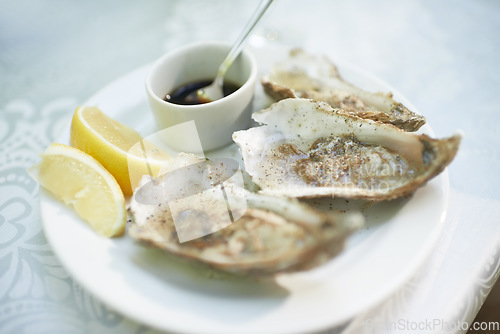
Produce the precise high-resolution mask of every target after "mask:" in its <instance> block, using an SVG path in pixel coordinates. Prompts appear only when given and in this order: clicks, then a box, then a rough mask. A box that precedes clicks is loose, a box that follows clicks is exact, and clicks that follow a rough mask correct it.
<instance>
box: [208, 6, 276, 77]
mask: <svg viewBox="0 0 500 334" xmlns="http://www.w3.org/2000/svg"><path fill="white" fill-rule="evenodd" d="M273 1H274V0H261V2H260V3H259V6H258V7H257V9H256V10H255V12H254V13H253V15H252V17H251V18H250V20H249V21H248V22H247V24H246V26H245V28H244V29H243V31H242V32H241V34H240V36H239V37H238V39H237V40H236V42H235V43H234V46H233V47H232V49H231V51H229V54H228V55H227V56H226V59H224V61H223V62H222V64H221V65H220V66H219V69H218V71H217V78H216V80H218V79H219V78H223V77H224V75H225V74H226V71H227V70H228V68H229V67H230V66H231V64H232V63H233V61H234V60H235V59H236V57H237V56H238V55H239V54H240V52H241V50H242V49H243V47H244V46H245V44H246V42H247V40H248V37H249V36H250V35H251V33H252V30H253V28H254V27H255V26H256V25H257V23H258V22H259V20H260V19H261V18H262V16H264V13H265V12H266V10H267V9H268V8H269V6H271V4H272V3H273Z"/></svg>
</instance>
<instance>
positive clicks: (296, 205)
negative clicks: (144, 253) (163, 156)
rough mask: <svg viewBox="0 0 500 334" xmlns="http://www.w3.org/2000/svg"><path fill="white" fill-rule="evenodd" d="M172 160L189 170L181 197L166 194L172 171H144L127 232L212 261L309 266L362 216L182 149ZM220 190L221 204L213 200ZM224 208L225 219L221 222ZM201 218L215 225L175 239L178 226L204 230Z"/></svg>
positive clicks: (265, 268) (283, 268) (232, 267)
mask: <svg viewBox="0 0 500 334" xmlns="http://www.w3.org/2000/svg"><path fill="white" fill-rule="evenodd" d="M177 161H178V162H180V164H179V166H184V167H185V168H188V169H190V171H191V172H190V176H189V177H187V178H184V179H185V180H186V179H187V180H188V181H187V183H186V184H185V185H184V188H183V190H182V192H187V193H188V195H189V196H188V197H186V199H187V200H186V201H184V202H183V204H182V203H181V205H180V206H179V205H178V204H179V203H172V202H175V201H172V199H169V197H170V196H169V195H168V194H167V195H165V191H166V190H168V189H171V188H172V186H175V185H173V183H175V182H176V180H178V178H177V177H175V176H174V177H173V178H169V177H166V176H165V175H164V176H161V177H160V178H158V179H150V178H149V179H148V178H147V177H146V178H145V179H144V180H143V183H142V185H141V186H140V187H139V188H137V189H136V191H135V193H134V196H133V198H132V200H131V204H130V211H131V213H132V214H133V217H134V222H135V223H134V224H133V225H132V226H131V227H130V229H129V233H130V235H131V236H132V237H133V238H136V239H138V240H140V241H143V242H147V243H149V244H152V245H154V246H156V247H159V248H162V249H164V250H166V251H168V252H170V253H172V254H175V255H178V256H181V257H183V258H187V259H191V260H194V261H197V262H201V263H205V264H207V265H209V266H210V267H212V268H215V269H219V270H223V271H226V272H230V273H233V274H255V275H257V274H258V275H270V274H275V273H278V272H290V271H297V270H305V269H309V268H312V267H315V266H318V265H320V264H321V263H323V262H325V261H327V260H328V259H330V258H332V257H333V256H335V255H336V254H337V253H339V252H340V251H341V250H342V248H343V245H344V241H345V239H346V238H347V237H348V236H349V235H350V234H351V233H352V232H353V231H355V230H356V229H358V228H359V227H360V226H362V224H363V222H364V219H363V216H362V215H361V214H360V213H339V214H335V213H333V212H323V211H318V210H316V209H313V208H312V207H310V206H308V205H306V204H303V203H301V202H299V201H298V200H296V199H287V198H280V197H273V196H264V195H261V194H256V193H252V192H249V191H247V190H246V189H244V188H243V187H240V186H239V185H238V182H235V175H236V174H237V173H236V174H234V175H233V176H230V175H231V174H232V173H233V172H230V173H227V171H226V170H225V169H226V167H225V166H224V164H223V163H222V164H221V163H220V162H216V161H215V162H214V161H209V160H204V159H200V158H196V157H194V156H192V155H190V154H181V155H180V156H179V157H178V158H177ZM207 170H209V171H210V172H209V173H208V174H207V173H206V171H207ZM166 175H168V174H166ZM194 175H197V176H196V177H193V176H194ZM200 175H208V176H209V178H210V182H209V183H211V184H213V185H215V186H213V187H211V188H209V189H207V187H206V186H205V185H203V184H202V183H203V182H191V181H192V180H194V179H195V178H197V177H199V176H200ZM202 179H203V177H202V178H198V181H200V180H202ZM236 179H237V178H236ZM189 180H191V181H189ZM200 189H206V190H204V191H202V192H199V191H198V190H200ZM221 192H223V193H224V196H222V197H221ZM184 195H185V194H184ZM181 197H182V196H181ZM224 198H225V199H226V204H227V205H226V204H223V205H220V203H221V201H222V202H223V201H224ZM235 199H240V200H239V201H238V200H235ZM241 200H243V201H241ZM235 202H236V204H235ZM176 205H177V207H176ZM228 213H231V214H230V215H229V216H230V218H231V219H230V220H231V221H232V222H231V223H229V224H225V223H224V222H225V221H228ZM233 218H234V219H233ZM207 221H212V222H213V224H215V225H217V224H219V225H220V226H218V227H216V228H215V229H214V228H209V229H208V230H209V232H208V233H202V234H201V235H202V236H201V237H198V238H192V239H190V240H188V241H184V242H183V241H182V240H180V239H179V236H180V233H182V230H183V229H184V230H185V229H191V230H194V231H196V230H200V229H205V230H206V228H207V226H206V222H207ZM204 225H205V226H204ZM212 227H213V226H212Z"/></svg>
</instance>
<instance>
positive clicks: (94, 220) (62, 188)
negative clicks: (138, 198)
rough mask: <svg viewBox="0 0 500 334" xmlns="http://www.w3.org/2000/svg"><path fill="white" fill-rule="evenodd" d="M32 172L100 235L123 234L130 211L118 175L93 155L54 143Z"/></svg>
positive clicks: (33, 175) (30, 170) (31, 173)
mask: <svg viewBox="0 0 500 334" xmlns="http://www.w3.org/2000/svg"><path fill="white" fill-rule="evenodd" d="M41 157H42V160H41V162H40V163H38V164H37V165H35V166H33V167H31V168H30V169H29V173H30V175H31V176H32V177H33V178H34V179H36V180H37V181H38V182H39V183H40V184H41V185H42V186H43V187H44V188H46V189H47V190H48V191H50V192H51V193H52V194H53V195H54V196H55V197H56V198H57V199H59V200H61V201H62V202H64V203H65V204H67V205H70V206H72V207H73V208H74V209H75V211H76V212H77V214H78V215H79V216H80V217H81V218H82V219H83V220H85V221H86V222H87V223H88V224H89V225H90V227H91V228H92V229H93V230H94V231H96V232H97V233H98V234H100V235H102V236H105V237H113V236H118V235H121V234H122V233H123V231H124V229H125V223H126V220H127V213H126V209H125V197H124V196H123V192H122V191H121V188H120V186H119V185H118V183H117V182H116V180H115V178H114V177H113V176H112V175H111V174H110V173H109V172H108V171H107V170H106V169H105V168H104V167H103V166H102V165H101V164H100V163H99V162H98V161H96V160H95V159H94V158H92V157H91V156H90V155H88V154H86V153H84V152H82V151H80V150H78V149H76V148H73V147H70V146H67V145H64V144H58V143H54V144H51V145H50V146H49V147H48V148H47V149H46V150H45V152H44V153H43V154H42V155H41Z"/></svg>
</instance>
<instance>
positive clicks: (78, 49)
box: [0, 0, 500, 334]
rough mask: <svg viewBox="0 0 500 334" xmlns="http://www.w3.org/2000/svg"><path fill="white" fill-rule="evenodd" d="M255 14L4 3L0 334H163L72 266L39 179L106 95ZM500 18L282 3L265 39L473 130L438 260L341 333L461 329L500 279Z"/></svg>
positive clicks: (401, 5) (442, 124)
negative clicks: (142, 70)
mask: <svg viewBox="0 0 500 334" xmlns="http://www.w3.org/2000/svg"><path fill="white" fill-rule="evenodd" d="M256 4H257V1H256V0H255V1H247V0H245V1H243V0H238V1H207V0H205V1H202V0H189V1H168V0H163V1H160V0H149V1H131V0H124V1H120V2H116V1H110V0H103V1H48V0H39V1H28V0H0V8H1V10H0V85H1V86H0V333H5V334H7V333H120V334H122V333H152V332H155V331H154V330H153V329H149V328H148V327H147V326H144V325H141V324H138V323H135V322H133V321H131V320H128V319H127V318H125V317H123V316H122V315H120V314H117V313H116V312H114V311H113V310H111V309H109V308H107V307H106V306H104V305H103V304H102V303H101V302H100V301H99V300H98V299H97V298H96V297H94V296H92V295H90V294H89V293H88V292H86V291H85V290H84V289H83V288H82V287H81V286H79V285H78V284H77V283H76V282H75V281H74V280H73V279H72V278H71V277H70V276H69V275H68V274H67V272H66V271H65V269H64V268H63V267H62V266H61V265H60V264H59V262H58V260H57V258H56V257H55V256H54V255H53V253H52V252H51V249H50V246H49V245H48V244H47V241H46V239H45V238H44V234H43V231H42V227H41V222H40V216H39V212H38V192H39V190H38V186H37V185H36V184H35V182H34V181H33V180H32V179H31V178H29V176H28V175H27V173H26V168H27V167H29V166H31V165H32V164H33V163H35V162H36V161H37V159H38V155H37V154H38V153H39V152H40V151H42V150H43V149H44V148H45V147H46V146H47V145H48V144H49V143H50V142H52V141H54V140H55V138H57V136H58V135H59V134H60V133H61V132H62V131H63V129H65V127H67V126H68V124H69V119H70V117H71V116H72V113H73V111H74V109H75V107H76V106H77V105H79V104H81V103H83V102H84V101H85V100H86V99H87V98H88V97H89V96H91V95H92V94H93V93H94V92H96V91H98V90H99V89H100V88H102V87H103V86H104V85H106V84H107V83H109V82H110V81H112V80H114V79H116V78H117V77H118V76H120V75H122V74H124V73H127V72H129V71H131V70H133V69H135V68H137V67H138V66H141V65H143V64H146V63H149V62H151V61H153V60H154V59H156V58H157V57H159V56H160V55H161V54H162V53H164V52H165V51H167V50H170V49H172V48H174V47H176V46H178V45H182V44H186V43H188V42H192V41H200V40H224V41H233V40H234V39H235V38H236V36H237V35H238V32H239V31H240V29H241V28H242V26H243V25H244V23H245V21H246V19H247V18H248V16H249V15H250V13H251V12H252V11H253V9H254V8H255V6H256ZM499 17H500V2H498V1H487V0H482V1H466V0H459V1H452V0H442V1H431V0H420V1H418V0H407V1H396V0H383V1H369V0H355V1H320V0H309V1H299V0H282V1H281V2H280V3H278V4H277V5H276V6H275V8H274V9H273V11H272V12H271V13H270V14H269V15H268V17H267V20H266V21H265V22H264V24H263V25H262V26H261V27H260V28H259V29H258V31H257V33H256V35H255V36H254V38H253V39H252V43H257V44H258V43H261V42H272V43H281V44H284V45H287V46H300V47H303V48H305V49H306V50H309V51H319V52H323V53H327V54H328V55H330V56H331V57H332V58H334V59H342V60H347V61H349V62H350V63H353V64H356V65H357V66H359V67H361V68H363V69H365V70H367V71H368V72H371V73H373V74H374V75H376V76H378V77H380V78H383V79H384V80H385V81H387V82H389V83H390V84H391V85H393V86H394V87H397V88H398V90H399V91H400V92H401V93H403V94H404V95H405V96H406V97H407V98H408V99H409V100H410V101H412V103H413V104H414V105H415V106H416V107H417V108H418V110H419V111H420V112H422V113H423V114H424V115H425V116H426V117H427V120H428V123H429V124H431V126H432V128H433V130H434V132H435V133H436V134H437V136H439V137H443V136H446V135H450V134H452V133H454V132H455V131H456V130H457V129H461V130H462V131H463V133H464V139H463V142H462V145H461V148H460V151H459V153H458V155H457V157H456V159H455V161H454V162H453V163H452V164H451V166H450V167H449V168H448V171H449V177H450V204H449V210H448V215H447V217H446V222H445V226H444V229H443V232H442V233H441V235H440V237H439V241H438V243H437V245H436V247H435V248H434V249H433V252H432V254H431V256H430V258H429V259H428V260H427V261H426V263H425V265H424V266H423V267H422V268H420V270H419V271H418V273H417V274H416V275H415V276H414V277H413V278H412V279H411V280H410V281H408V282H407V283H406V284H405V285H404V286H402V287H401V288H400V289H398V290H397V291H396V292H395V293H394V295H392V296H391V297H390V298H388V299H387V300H385V301H383V302H382V303H381V304H380V305H378V306H377V307H376V308H373V309H372V310H368V311H367V312H366V313H363V314H359V315H357V316H356V317H354V318H353V319H352V320H351V321H349V322H348V323H346V324H345V325H343V326H340V327H337V328H332V329H331V330H330V332H331V333H356V334H357V333H404V332H408V333H410V332H411V333H417V332H423V333H438V332H442V331H443V330H445V329H451V331H450V332H464V330H462V329H464V328H465V327H466V325H467V324H468V323H470V322H471V321H472V320H473V319H474V317H475V315H476V313H477V312H478V310H479V308H480V307H481V304H482V302H483V301H484V299H485V298H486V296H487V295H488V293H489V291H490V289H491V287H492V285H493V284H494V282H495V281H496V279H497V278H498V275H499V272H500V260H499V259H500V209H499V208H500V192H499V191H498V189H499V188H500V181H499V180H500V178H499V177H498V173H499V170H500V156H499V153H500V149H499V144H500V131H499V130H498V125H499V124H500V69H499V66H498V60H499V59H500V35H499V32H500V20H499ZM396 251H397V250H395V252H396ZM499 314H500V313H499ZM499 320H500V315H499ZM464 323H467V324H466V325H464ZM415 326H418V328H417V329H415V328H412V327H415Z"/></svg>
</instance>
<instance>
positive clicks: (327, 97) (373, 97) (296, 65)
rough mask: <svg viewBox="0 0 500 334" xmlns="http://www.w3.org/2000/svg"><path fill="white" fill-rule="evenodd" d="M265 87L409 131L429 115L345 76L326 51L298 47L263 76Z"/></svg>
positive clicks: (282, 95) (272, 92)
mask: <svg viewBox="0 0 500 334" xmlns="http://www.w3.org/2000/svg"><path fill="white" fill-rule="evenodd" d="M261 82H262V85H263V87H264V91H265V92H266V93H267V94H268V95H270V96H271V97H272V98H273V99H275V100H282V99H284V98H291V97H301V98H310V99H314V100H317V101H323V102H326V103H328V104H330V105H331V106H332V107H333V108H339V109H343V110H344V111H345V112H347V113H350V114H354V115H356V116H359V117H362V118H367V119H371V120H375V121H379V122H383V123H390V124H392V125H395V126H397V127H399V128H401V129H403V130H405V131H416V130H418V129H419V128H420V127H421V126H422V125H424V124H425V118H424V117H423V116H422V115H419V114H417V113H415V112H413V111H411V110H409V109H408V108H407V107H405V106H404V105H403V104H401V103H399V102H396V101H395V100H394V99H393V97H392V94H391V93H380V92H378V93H370V92H367V91H364V90H362V89H360V88H358V87H356V86H354V85H352V84H350V83H348V82H346V81H344V80H343V79H342V77H341V76H340V74H339V71H338V70H337V67H336V66H335V65H334V64H333V63H332V62H331V61H330V60H329V59H328V58H327V57H325V56H324V55H312V54H308V53H306V52H304V51H303V50H301V49H294V50H292V51H291V52H290V57H289V58H288V59H286V60H284V61H282V62H280V63H278V64H276V65H275V66H274V67H273V68H272V70H271V72H270V73H269V74H268V75H266V76H264V77H263V78H262V80H261Z"/></svg>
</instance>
